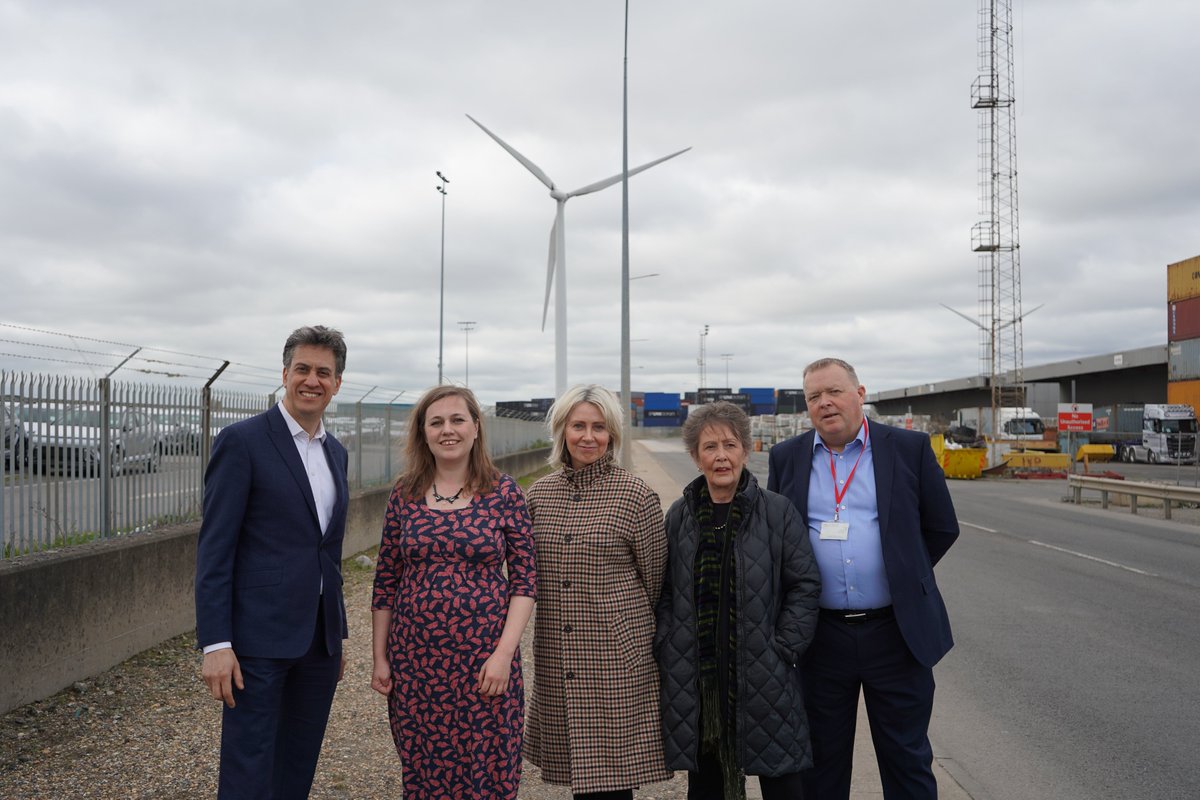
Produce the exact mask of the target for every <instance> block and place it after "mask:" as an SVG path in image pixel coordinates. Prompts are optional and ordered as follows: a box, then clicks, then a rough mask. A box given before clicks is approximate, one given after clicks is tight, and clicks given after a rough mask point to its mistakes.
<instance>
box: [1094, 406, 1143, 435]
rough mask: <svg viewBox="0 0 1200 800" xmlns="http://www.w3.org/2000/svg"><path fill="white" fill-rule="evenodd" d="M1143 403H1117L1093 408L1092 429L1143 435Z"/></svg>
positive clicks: (1100, 431) (1098, 431)
mask: <svg viewBox="0 0 1200 800" xmlns="http://www.w3.org/2000/svg"><path fill="white" fill-rule="evenodd" d="M1144 409H1145V406H1144V405H1143V404H1141V403H1116V404H1115V405H1103V406H1094V407H1093V408H1092V430H1094V431H1096V432H1097V433H1132V434H1135V435H1141V432H1142V413H1143V411H1144Z"/></svg>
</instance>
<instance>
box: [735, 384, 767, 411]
mask: <svg viewBox="0 0 1200 800" xmlns="http://www.w3.org/2000/svg"><path fill="white" fill-rule="evenodd" d="M738 391H740V392H741V393H742V394H745V395H749V397H750V407H751V409H752V410H751V412H750V413H751V416H761V415H763V414H774V413H775V390H774V389H747V388H745V387H743V388H741V389H739V390H738Z"/></svg>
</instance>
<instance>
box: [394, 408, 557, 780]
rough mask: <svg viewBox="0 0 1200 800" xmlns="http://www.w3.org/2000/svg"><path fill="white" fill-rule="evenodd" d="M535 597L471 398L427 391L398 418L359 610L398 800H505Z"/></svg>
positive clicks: (516, 761)
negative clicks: (400, 430) (366, 598)
mask: <svg viewBox="0 0 1200 800" xmlns="http://www.w3.org/2000/svg"><path fill="white" fill-rule="evenodd" d="M506 565H507V573H508V574H507V577H506V576H505V566H506ZM536 585H537V575H536V569H535V566H534V554H533V538H532V534H531V532H530V522H529V513H528V511H527V509H526V506H525V499H524V496H523V495H522V493H521V490H520V488H519V487H518V486H517V484H516V482H515V481H514V480H513V479H512V478H510V477H509V476H507V475H502V474H500V473H499V472H498V471H497V470H496V468H495V467H494V466H493V464H492V462H491V459H490V458H489V457H488V455H487V448H486V446H485V442H484V431H483V420H482V416H481V414H480V410H479V404H478V403H477V402H476V400H475V396H474V395H473V394H472V393H471V391H470V390H469V389H463V388H461V387H455V386H439V387H436V388H434V389H431V390H429V391H428V392H426V394H425V395H424V396H423V397H422V398H421V400H420V402H418V403H417V406H416V408H414V409H413V412H412V415H411V416H410V417H409V424H408V442H407V447H406V451H405V471H404V474H403V475H401V476H400V479H399V480H398V481H397V482H396V487H395V489H394V490H393V491H392V496H391V499H390V500H389V501H388V508H387V514H386V517H385V519H384V526H383V538H382V541H381V543H380V546H379V561H378V564H377V566H376V570H375V590H374V596H373V598H372V603H371V607H372V609H373V612H372V633H373V636H372V651H373V660H374V669H373V673H372V677H371V687H372V688H373V689H375V690H376V691H377V692H379V693H380V694H383V695H384V696H386V697H387V698H388V717H389V720H390V721H391V727H392V737H393V738H394V739H395V742H396V750H397V751H398V752H399V754H400V762H401V765H402V768H403V782H404V797H405V800H425V799H426V798H438V800H441V798H464V800H465V799H467V798H470V799H472V800H473V799H476V798H477V799H479V800H483V799H484V798H486V799H487V800H495V799H498V798H516V796H517V787H518V785H519V783H520V779H521V738H522V727H523V704H524V693H523V685H522V681H521V656H520V651H519V649H518V644H519V643H520V640H521V633H522V632H523V631H524V629H525V625H526V623H527V622H528V621H529V617H530V614H531V613H532V611H533V600H534V596H535V594H536V588H535V587H536Z"/></svg>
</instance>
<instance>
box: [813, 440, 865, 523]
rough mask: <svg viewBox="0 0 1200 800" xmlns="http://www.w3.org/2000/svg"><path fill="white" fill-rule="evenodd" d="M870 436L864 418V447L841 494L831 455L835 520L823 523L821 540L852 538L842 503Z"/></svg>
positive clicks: (830, 471) (830, 468) (830, 472)
mask: <svg viewBox="0 0 1200 800" xmlns="http://www.w3.org/2000/svg"><path fill="white" fill-rule="evenodd" d="M870 435H871V431H870V429H869V428H868V427H867V420H866V418H865V417H864V418H863V447H862V450H859V451H858V458H856V459H854V466H853V467H851V468H850V474H849V475H848V476H846V485H845V486H843V487H842V490H841V491H840V492H839V491H838V488H837V470H836V469H835V468H834V465H833V453H832V452H830V453H829V474H830V475H832V476H833V519H831V520H827V521H825V522H822V523H821V539H827V540H833V541H840V542H844V541H846V540H847V539H849V538H850V523H849V522H842V520H841V509H842V501H843V500H845V499H846V493H847V492H849V491H850V482H851V481H853V480H854V472H855V470H857V469H858V462H859V461H861V460H862V454H863V452H864V451H865V450H866V449H867V439H868V438H869V437H870Z"/></svg>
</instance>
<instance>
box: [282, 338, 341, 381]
mask: <svg viewBox="0 0 1200 800" xmlns="http://www.w3.org/2000/svg"><path fill="white" fill-rule="evenodd" d="M304 345H309V346H311V347H325V348H328V349H329V350H332V351H333V360H334V368H335V369H336V370H337V375H338V376H339V377H340V376H341V374H342V373H343V372H345V370H346V337H344V336H343V335H342V332H341V331H339V330H337V329H335V328H326V327H325V326H324V325H305V326H304V327H303V328H296V330H294V331H292V335H291V336H289V337H288V338H287V341H286V342H284V343H283V366H284V368H285V369H286V368H287V367H290V366H292V356H294V355H295V354H296V348H297V347H302V346H304Z"/></svg>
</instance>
